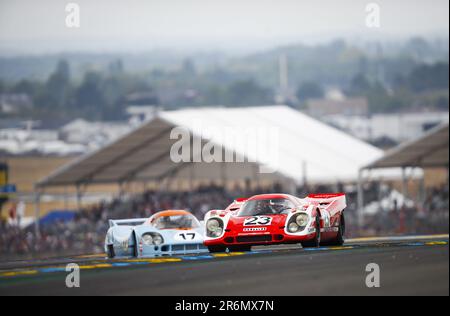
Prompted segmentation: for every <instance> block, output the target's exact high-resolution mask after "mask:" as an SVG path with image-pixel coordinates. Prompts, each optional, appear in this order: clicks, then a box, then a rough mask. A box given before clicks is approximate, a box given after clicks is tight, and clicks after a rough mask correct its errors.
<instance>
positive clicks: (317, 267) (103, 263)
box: [0, 235, 449, 296]
mask: <svg viewBox="0 0 450 316" xmlns="http://www.w3.org/2000/svg"><path fill="white" fill-rule="evenodd" d="M255 250H256V251H253V252H250V253H223V254H217V255H214V256H211V255H209V254H206V255H200V256H186V257H162V258H154V259H140V260H133V259H116V260H106V259H104V258H103V257H102V256H98V255H91V256H80V257H75V258H64V259H58V258H57V259H52V260H42V261H35V262H31V263H30V262H3V263H0V296H5V295H182V296H190V295H193V296H197V295H199V296H211V295H225V296H248V295H251V296H259V295H270V296H278V295H446V296H448V295H449V251H448V250H449V248H448V235H440V236H428V237H424V236H422V237H407V238H375V239H373V238H371V239H354V240H349V241H348V242H347V243H346V244H345V246H344V247H330V248H318V249H313V250H305V249H301V248H299V247H287V246H280V247H271V248H267V247H258V248H257V249H255ZM71 262H75V263H77V264H79V265H80V269H81V272H80V273H81V284H80V288H67V287H66V285H65V279H66V276H67V274H68V272H65V265H66V264H67V263H71ZM369 263H376V264H378V265H379V267H380V276H381V284H380V287H379V288H368V287H367V286H366V282H365V280H366V277H367V275H368V274H369V272H366V266H367V265H368V264H369Z"/></svg>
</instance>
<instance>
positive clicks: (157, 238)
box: [141, 233, 164, 246]
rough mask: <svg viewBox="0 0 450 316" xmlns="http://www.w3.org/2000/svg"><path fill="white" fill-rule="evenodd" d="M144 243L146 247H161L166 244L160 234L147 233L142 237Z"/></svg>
mask: <svg viewBox="0 0 450 316" xmlns="http://www.w3.org/2000/svg"><path fill="white" fill-rule="evenodd" d="M141 239H142V243H143V244H144V245H146V246H152V245H155V246H159V245H161V244H163V243H164V238H163V237H162V236H161V235H160V234H158V233H146V234H144V235H142V238H141Z"/></svg>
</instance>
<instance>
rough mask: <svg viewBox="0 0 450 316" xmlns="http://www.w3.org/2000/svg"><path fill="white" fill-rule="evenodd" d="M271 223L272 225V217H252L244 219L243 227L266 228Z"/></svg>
mask: <svg viewBox="0 0 450 316" xmlns="http://www.w3.org/2000/svg"><path fill="white" fill-rule="evenodd" d="M271 223H272V217H267V216H253V217H249V218H246V219H245V220H244V226H256V225H260V226H266V225H270V224H271Z"/></svg>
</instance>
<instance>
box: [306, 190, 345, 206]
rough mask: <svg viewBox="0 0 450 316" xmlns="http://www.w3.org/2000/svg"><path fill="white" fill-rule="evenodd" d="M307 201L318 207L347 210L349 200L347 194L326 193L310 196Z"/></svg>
mask: <svg viewBox="0 0 450 316" xmlns="http://www.w3.org/2000/svg"><path fill="white" fill-rule="evenodd" d="M306 200H307V201H309V202H311V203H314V204H316V205H328V206H327V208H328V207H333V208H337V209H341V210H343V209H345V208H346V207H347V199H346V197H345V193H325V194H309V195H308V196H307V197H306Z"/></svg>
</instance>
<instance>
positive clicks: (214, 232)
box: [206, 218, 223, 237]
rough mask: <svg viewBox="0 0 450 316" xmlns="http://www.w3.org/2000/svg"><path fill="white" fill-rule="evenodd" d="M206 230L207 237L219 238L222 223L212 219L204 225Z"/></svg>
mask: <svg viewBox="0 0 450 316" xmlns="http://www.w3.org/2000/svg"><path fill="white" fill-rule="evenodd" d="M206 230H207V236H208V237H219V236H220V235H222V232H223V223H222V221H220V220H218V219H215V218H212V219H210V220H208V222H207V223H206Z"/></svg>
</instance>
